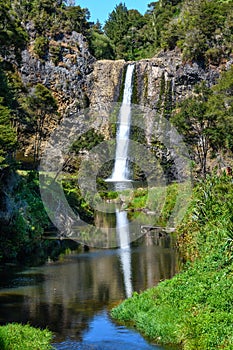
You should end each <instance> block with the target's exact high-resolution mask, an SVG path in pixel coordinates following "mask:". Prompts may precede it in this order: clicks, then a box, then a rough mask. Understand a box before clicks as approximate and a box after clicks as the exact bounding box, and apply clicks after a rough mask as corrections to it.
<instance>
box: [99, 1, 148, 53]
mask: <svg viewBox="0 0 233 350" xmlns="http://www.w3.org/2000/svg"><path fill="white" fill-rule="evenodd" d="M144 24H145V20H144V18H143V16H142V15H141V14H140V13H139V12H138V11H137V10H128V9H127V7H126V6H125V4H122V3H120V4H119V5H117V6H116V7H115V9H114V10H113V11H112V12H111V13H110V15H109V17H108V20H107V21H106V23H105V26H104V31H105V33H106V35H107V36H108V37H109V39H110V41H111V43H112V45H113V47H114V48H115V54H116V58H124V59H126V60H133V59H135V58H136V57H137V51H138V50H139V49H140V46H141V38H140V35H139V34H138V31H139V29H140V28H142V27H143V26H144Z"/></svg>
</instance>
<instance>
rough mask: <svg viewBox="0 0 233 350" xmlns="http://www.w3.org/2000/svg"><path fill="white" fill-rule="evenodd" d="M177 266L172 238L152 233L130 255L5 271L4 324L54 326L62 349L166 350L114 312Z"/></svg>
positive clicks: (0, 301) (0, 276)
mask: <svg viewBox="0 0 233 350" xmlns="http://www.w3.org/2000/svg"><path fill="white" fill-rule="evenodd" d="M124 254H125V255H124ZM125 264H126V268H125V266H124V265H125ZM177 264H178V257H177V254H176V251H175V249H174V248H173V247H172V246H171V244H170V240H167V239H162V238H161V239H159V240H158V238H155V237H154V236H153V234H147V235H146V236H144V237H143V238H142V239H141V240H140V243H138V244H135V243H134V244H133V247H131V248H130V249H129V250H125V253H124V251H122V250H121V249H109V250H100V249H99V250H91V251H89V252H84V253H80V254H71V255H68V256H66V257H65V258H64V260H63V261H59V262H56V263H47V264H46V265H45V266H42V267H36V268H29V269H15V268H13V267H7V268H6V267H5V268H1V269H0V324H6V323H8V322H21V323H28V322H29V323H30V324H31V325H33V326H36V327H41V328H45V327H48V329H50V330H51V331H52V332H53V333H54V347H55V348H56V349H60V350H61V349H62V350H65V349H66V350H72V349H82V350H84V349H96V350H97V349H98V350H101V349H102V350H104V349H111V350H115V349H117V350H118V349H119V350H124V349H127V350H131V349H139V350H140V349H141V350H144V349H145V350H147V349H164V348H162V347H159V346H156V345H155V344H150V343H148V342H147V341H146V340H145V339H144V338H143V337H142V336H141V335H140V334H139V333H137V332H136V331H135V330H134V329H128V328H126V327H124V326H121V325H118V324H117V323H116V322H115V321H114V320H112V319H111V317H110V314H109V311H110V310H111V308H112V307H114V306H115V305H117V304H118V303H119V302H120V301H121V300H123V299H125V298H126V297H128V296H129V293H131V292H133V291H137V292H139V291H142V290H145V289H146V288H148V287H152V286H154V285H156V284H157V283H158V282H159V281H160V280H163V279H167V278H171V277H172V276H173V275H174V274H175V273H176V271H177ZM170 349H171V348H170Z"/></svg>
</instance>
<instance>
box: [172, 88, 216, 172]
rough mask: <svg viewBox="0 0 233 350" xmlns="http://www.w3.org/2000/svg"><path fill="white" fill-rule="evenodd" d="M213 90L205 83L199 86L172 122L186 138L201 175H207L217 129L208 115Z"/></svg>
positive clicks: (213, 119) (213, 120)
mask: <svg viewBox="0 0 233 350" xmlns="http://www.w3.org/2000/svg"><path fill="white" fill-rule="evenodd" d="M210 95H211V90H210V89H209V88H207V87H206V86H205V83H204V82H203V83H202V84H200V85H198V86H197V87H196V89H195V95H194V96H193V97H190V98H188V99H186V100H185V101H184V102H182V104H181V106H180V108H179V110H178V112H175V113H174V115H173V116H172V117H171V122H172V123H173V124H174V125H175V127H176V128H177V129H178V131H179V132H180V133H181V134H182V135H183V136H184V141H185V142H186V143H187V145H188V146H189V148H190V153H191V156H192V158H193V159H194V161H195V162H196V163H197V164H198V165H199V167H200V172H201V174H202V175H203V176H204V177H205V176H206V173H207V157H208V154H209V152H210V150H211V146H212V143H211V135H212V132H213V130H214V129H215V127H216V122H215V118H213V117H212V116H210V115H208V114H207V101H208V98H209V97H210Z"/></svg>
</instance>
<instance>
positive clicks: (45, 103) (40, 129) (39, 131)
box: [24, 84, 58, 164]
mask: <svg viewBox="0 0 233 350" xmlns="http://www.w3.org/2000/svg"><path fill="white" fill-rule="evenodd" d="M57 108H58V106H57V102H56V100H55V98H54V97H53V95H52V93H51V91H50V90H49V89H47V88H46V87H45V86H44V85H42V84H37V85H36V86H35V87H33V89H32V93H31V94H30V95H29V96H28V97H27V98H26V100H25V103H24V109H25V110H26V111H27V113H28V114H29V115H30V116H31V124H32V125H33V127H34V131H35V141H34V162H35V164H36V162H37V161H38V160H39V157H40V153H41V142H42V138H43V133H44V123H45V119H46V116H48V115H49V116H50V118H51V117H52V115H55V114H56V112H57Z"/></svg>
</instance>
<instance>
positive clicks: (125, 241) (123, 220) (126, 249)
mask: <svg viewBox="0 0 233 350" xmlns="http://www.w3.org/2000/svg"><path fill="white" fill-rule="evenodd" d="M116 223H117V225H116V230H117V235H118V239H119V246H120V250H119V255H120V260H121V266H122V271H123V276H124V285H125V291H126V297H127V298H129V297H131V296H132V293H133V286H132V276H131V251H130V235H129V222H128V218H127V212H126V211H117V212H116Z"/></svg>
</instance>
